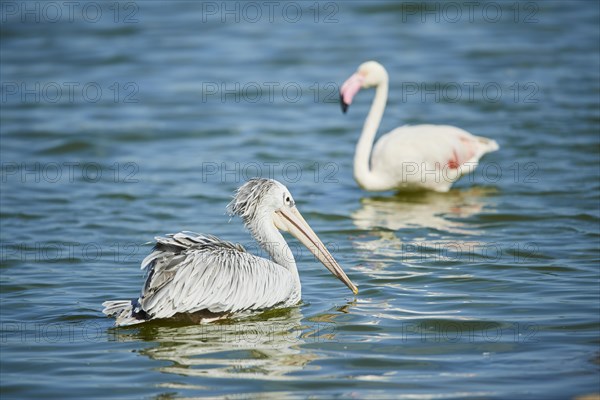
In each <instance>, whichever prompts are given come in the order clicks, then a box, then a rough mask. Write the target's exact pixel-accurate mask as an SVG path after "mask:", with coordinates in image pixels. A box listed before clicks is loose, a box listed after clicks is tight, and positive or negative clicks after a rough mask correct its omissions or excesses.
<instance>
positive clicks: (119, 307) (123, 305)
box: [102, 300, 146, 326]
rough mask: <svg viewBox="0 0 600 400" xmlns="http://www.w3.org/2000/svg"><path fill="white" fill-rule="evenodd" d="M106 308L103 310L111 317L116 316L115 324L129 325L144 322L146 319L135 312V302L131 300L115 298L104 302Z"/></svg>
mask: <svg viewBox="0 0 600 400" xmlns="http://www.w3.org/2000/svg"><path fill="white" fill-rule="evenodd" d="M102 305H103V306H104V310H102V312H103V313H104V314H106V315H108V316H109V317H113V316H114V317H115V318H116V319H117V320H116V321H115V326H127V325H134V324H139V323H141V322H144V321H145V320H146V319H144V318H140V317H139V315H137V314H134V313H133V302H132V301H131V300H114V301H105V302H104V303H102Z"/></svg>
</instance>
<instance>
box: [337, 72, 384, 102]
mask: <svg viewBox="0 0 600 400" xmlns="http://www.w3.org/2000/svg"><path fill="white" fill-rule="evenodd" d="M387 81H388V74H387V71H386V70H385V68H384V67H383V65H381V64H379V63H378V62H377V61H367V62H364V63H362V64H361V65H360V66H359V67H358V70H357V71H356V72H355V73H354V74H353V75H352V76H351V77H350V78H348V79H347V80H346V82H344V84H343V85H342V87H341V89H340V102H341V105H342V111H343V112H344V113H345V112H346V111H347V110H348V106H349V105H350V104H352V100H353V99H354V96H355V95H356V93H358V91H359V90H360V89H368V88H371V87H373V86H377V85H379V84H380V83H382V82H387Z"/></svg>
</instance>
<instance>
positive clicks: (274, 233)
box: [248, 216, 300, 285]
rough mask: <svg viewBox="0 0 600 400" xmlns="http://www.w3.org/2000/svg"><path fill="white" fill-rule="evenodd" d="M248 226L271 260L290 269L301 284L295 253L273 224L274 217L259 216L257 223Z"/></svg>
mask: <svg viewBox="0 0 600 400" xmlns="http://www.w3.org/2000/svg"><path fill="white" fill-rule="evenodd" d="M248 228H249V230H250V233H251V234H252V236H254V238H255V239H256V241H257V242H258V244H259V245H260V247H262V248H263V249H264V250H265V251H266V252H267V253H268V254H269V256H270V257H271V260H273V262H275V263H277V264H279V265H281V266H282V267H284V268H286V269H287V270H288V271H290V272H291V273H292V276H293V277H294V279H295V280H296V281H297V283H298V285H299V284H300V277H299V276H298V269H297V268H296V260H295V259H294V254H293V253H292V250H291V249H290V246H289V245H288V244H287V242H286V241H285V239H284V238H283V235H282V234H281V233H280V232H279V230H278V229H277V228H276V227H275V224H273V220H272V218H269V217H268V216H262V217H260V218H257V221H256V222H255V224H253V225H249V226H248Z"/></svg>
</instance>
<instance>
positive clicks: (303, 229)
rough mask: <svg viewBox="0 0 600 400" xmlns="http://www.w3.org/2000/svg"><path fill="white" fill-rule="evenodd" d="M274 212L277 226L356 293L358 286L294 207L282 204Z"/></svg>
mask: <svg viewBox="0 0 600 400" xmlns="http://www.w3.org/2000/svg"><path fill="white" fill-rule="evenodd" d="M275 213H276V214H277V215H278V216H279V218H277V219H276V222H275V225H276V226H277V228H279V229H281V230H285V231H287V232H289V233H291V234H292V235H294V237H295V238H296V239H298V240H299V241H300V242H302V244H303V245H305V246H306V247H307V248H308V250H310V252H311V253H313V254H314V255H315V257H317V259H318V260H319V261H320V262H321V263H323V265H324V266H325V267H326V268H327V269H328V270H329V271H330V272H331V273H332V274H333V275H335V276H337V277H338V279H339V280H341V281H342V282H344V284H346V286H348V287H349V288H350V290H352V292H353V293H354V294H358V288H357V287H356V286H355V285H354V284H353V283H352V281H350V278H348V276H347V275H346V273H345V272H344V270H343V269H342V267H340V265H339V264H338V263H337V261H335V259H334V258H333V256H332V255H331V253H330V252H329V250H327V248H326V247H325V245H324V244H323V242H321V239H319V237H318V236H317V234H316V233H315V232H314V231H313V230H312V229H311V227H310V226H309V225H308V223H307V222H306V221H305V220H304V218H303V217H302V215H301V214H300V212H298V210H297V209H296V207H287V206H284V207H282V208H280V209H279V210H277V211H275ZM280 224H283V225H284V226H281V225H280Z"/></svg>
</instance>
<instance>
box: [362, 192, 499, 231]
mask: <svg viewBox="0 0 600 400" xmlns="http://www.w3.org/2000/svg"><path fill="white" fill-rule="evenodd" d="M495 192H496V189H494V188H482V187H473V188H470V189H467V190H460V189H452V190H450V191H449V192H448V193H436V192H418V193H403V194H397V195H395V196H393V197H365V198H362V199H361V208H360V209H358V210H356V211H354V212H353V213H352V218H353V220H354V224H355V225H356V226H357V227H358V228H361V229H376V228H385V229H389V230H393V231H396V230H399V229H404V228H410V227H426V228H433V229H437V230H439V231H446V232H450V233H470V234H472V233H473V231H467V230H466V229H465V224H464V223H462V222H461V221H460V220H457V219H455V218H465V217H469V216H472V215H475V214H477V213H479V212H480V211H481V210H482V208H483V206H484V199H485V197H486V196H489V195H491V194H493V193H495Z"/></svg>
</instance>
